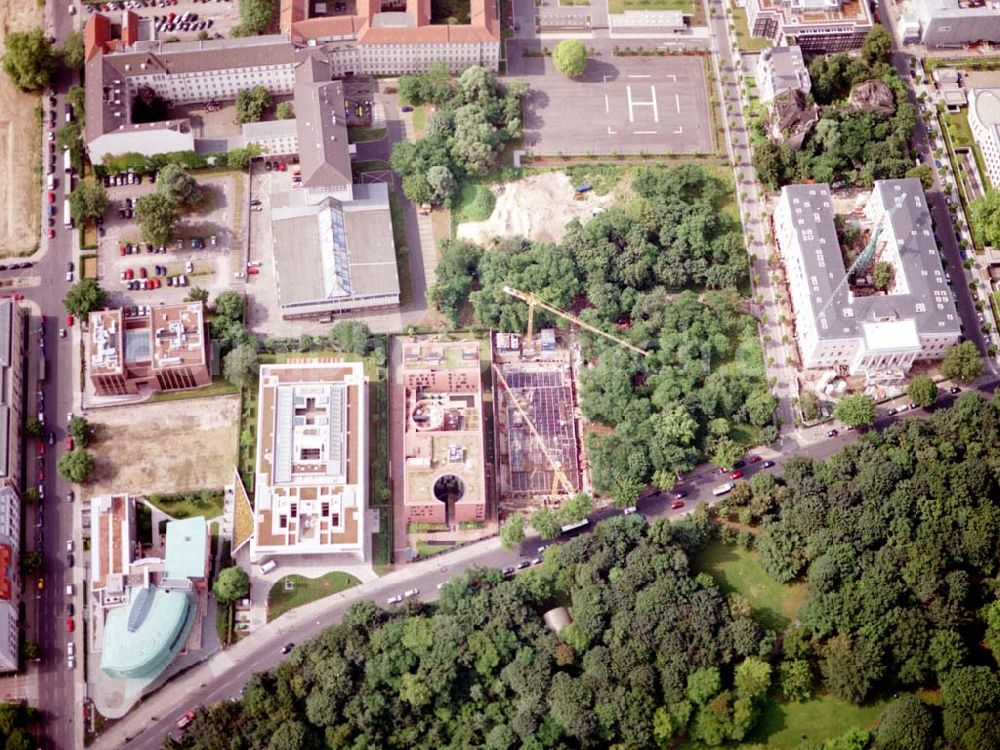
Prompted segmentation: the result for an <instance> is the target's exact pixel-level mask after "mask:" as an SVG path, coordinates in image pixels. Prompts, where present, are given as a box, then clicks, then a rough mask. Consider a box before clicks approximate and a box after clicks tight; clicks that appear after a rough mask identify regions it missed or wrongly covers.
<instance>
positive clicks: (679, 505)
mask: <svg viewBox="0 0 1000 750" xmlns="http://www.w3.org/2000/svg"><path fill="white" fill-rule="evenodd" d="M670 507H671V508H672V509H673V510H677V509H678V508H683V507H684V501H683V500H678V501H676V502H673V503H670Z"/></svg>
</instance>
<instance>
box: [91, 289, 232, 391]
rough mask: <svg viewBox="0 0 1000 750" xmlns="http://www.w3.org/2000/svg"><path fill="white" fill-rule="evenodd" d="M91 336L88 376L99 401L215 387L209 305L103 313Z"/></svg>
mask: <svg viewBox="0 0 1000 750" xmlns="http://www.w3.org/2000/svg"><path fill="white" fill-rule="evenodd" d="M89 322H90V329H89V331H88V332H87V337H86V341H87V360H86V363H87V375H88V377H89V378H90V382H91V383H92V385H93V388H94V391H95V393H96V394H97V395H98V396H127V395H139V394H142V393H148V392H150V391H179V390H187V389H190V388H199V387H201V386H203V385H209V384H210V383H211V382H212V373H211V370H210V367H209V343H208V341H207V340H206V336H205V319H204V305H203V304H202V303H201V302H185V303H182V304H176V305H159V306H157V307H144V308H143V307H140V308H139V312H138V314H132V313H131V312H130V309H129V308H121V309H116V310H97V311H95V312H92V313H90V317H89Z"/></svg>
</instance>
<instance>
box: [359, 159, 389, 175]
mask: <svg viewBox="0 0 1000 750" xmlns="http://www.w3.org/2000/svg"><path fill="white" fill-rule="evenodd" d="M389 169H392V167H390V166H389V162H387V161H356V162H354V164H352V165H351V170H352V171H353V172H354V174H361V173H362V172H385V171H386V170H389Z"/></svg>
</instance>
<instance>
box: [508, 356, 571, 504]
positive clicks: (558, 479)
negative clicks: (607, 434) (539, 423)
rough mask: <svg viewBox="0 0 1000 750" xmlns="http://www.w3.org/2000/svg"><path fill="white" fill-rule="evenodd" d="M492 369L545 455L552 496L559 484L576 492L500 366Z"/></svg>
mask: <svg viewBox="0 0 1000 750" xmlns="http://www.w3.org/2000/svg"><path fill="white" fill-rule="evenodd" d="M493 371H494V372H495V373H496V374H497V378H498V379H499V380H500V384H501V385H502V386H503V387H504V390H506V391H507V396H508V398H510V400H511V401H512V402H513V404H514V406H515V407H517V410H518V411H519V412H520V413H521V417H522V418H523V419H524V423H525V424H526V425H528V429H529V430H530V431H531V434H532V436H533V437H534V438H535V440H537V441H538V447H539V448H541V449H542V455H544V456H545V460H546V461H548V462H549V466H551V467H552V474H553V479H552V492H551V494H552V495H553V496H556V495H558V488H559V486H560V485H561V486H562V488H563V490H564V491H565V492H566V494H567V495H572V494H573V493H574V492H576V488H575V487H573V485H572V484H571V483H570V481H569V477H567V476H566V472H564V471H563V470H562V466H561V465H560V463H559V461H557V460H556V459H555V458H553V457H552V454H551V453H549V447H548V446H547V445H546V444H545V440H544V439H543V438H542V436H541V434H540V433H539V432H538V430H537V429H536V428H535V424H534V422H532V421H531V417H529V416H528V412H527V410H526V409H525V408H524V406H522V405H521V400H520V399H519V398H518V397H517V394H515V393H514V390H513V389H512V388H511V387H510V384H509V383H508V382H507V378H505V377H504V376H503V373H502V372H500V368H499V367H498V366H497V365H496V364H494V365H493Z"/></svg>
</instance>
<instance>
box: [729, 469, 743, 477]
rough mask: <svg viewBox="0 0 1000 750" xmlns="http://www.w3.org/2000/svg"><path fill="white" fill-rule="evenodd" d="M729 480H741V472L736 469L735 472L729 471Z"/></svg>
mask: <svg viewBox="0 0 1000 750" xmlns="http://www.w3.org/2000/svg"><path fill="white" fill-rule="evenodd" d="M729 478H730V479H742V478H743V472H742V471H740V470H739V469H737V470H736V471H731V472H729Z"/></svg>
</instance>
